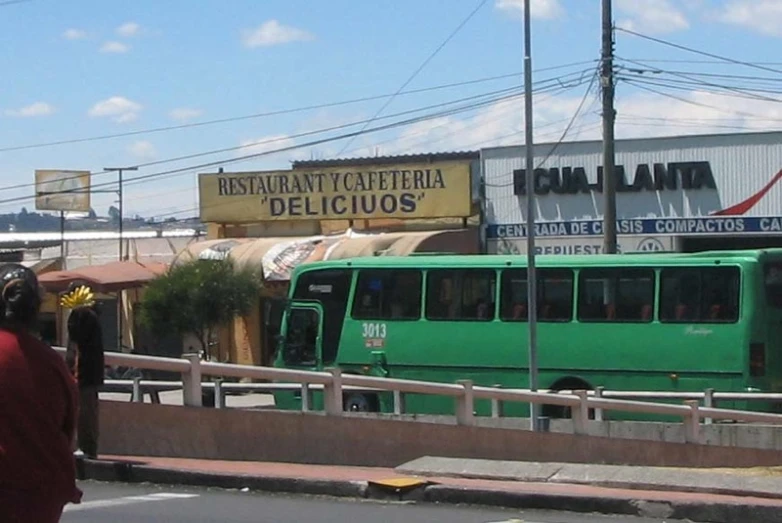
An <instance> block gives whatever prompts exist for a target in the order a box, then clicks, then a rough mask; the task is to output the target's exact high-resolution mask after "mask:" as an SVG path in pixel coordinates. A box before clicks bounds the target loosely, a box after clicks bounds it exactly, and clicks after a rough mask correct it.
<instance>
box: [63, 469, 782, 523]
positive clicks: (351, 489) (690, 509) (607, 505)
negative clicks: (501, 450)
mask: <svg viewBox="0 0 782 523" xmlns="http://www.w3.org/2000/svg"><path fill="white" fill-rule="evenodd" d="M77 470H78V474H79V479H83V480H84V479H91V480H98V481H107V482H112V481H117V482H123V483H153V484H160V485H187V486H197V487H205V488H223V489H248V490H251V491H261V492H271V493H287V494H298V495H317V496H331V497H342V498H356V499H375V500H384V501H385V500H389V499H398V500H402V501H412V502H425V503H448V504H458V505H483V506H491V507H504V508H513V509H539V510H557V511H566V512H579V513H601V514H613V515H626V516H639V517H650V518H662V519H668V518H672V519H682V520H689V521H694V522H704V523H705V522H709V523H735V522H737V521H740V522H742V523H776V522H778V521H779V514H780V507H779V506H778V505H764V504H762V502H761V503H758V501H757V500H747V502H746V503H735V504H731V503H715V501H714V500H713V499H708V500H704V501H682V502H677V501H673V502H670V501H657V500H647V499H643V495H642V494H641V493H639V496H638V498H637V499H616V498H614V497H611V496H588V495H583V494H582V495H567V494H545V493H529V492H509V491H503V490H499V489H497V490H492V489H487V488H473V487H454V486H447V485H425V486H423V487H421V488H418V489H414V490H411V491H407V492H403V493H400V494H398V495H394V494H391V493H389V491H387V490H385V491H384V490H382V489H380V490H375V489H372V488H370V487H369V484H368V482H364V481H342V480H313V479H301V478H284V477H263V476H249V475H232V474H220V473H210V472H200V471H185V470H175V469H163V468H159V467H150V466H146V465H139V464H134V463H127V462H123V463H115V462H109V461H93V460H82V459H80V460H78V461H77Z"/></svg>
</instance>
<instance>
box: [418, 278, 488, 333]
mask: <svg viewBox="0 0 782 523" xmlns="http://www.w3.org/2000/svg"><path fill="white" fill-rule="evenodd" d="M495 295H496V273H495V272H494V271H493V270H481V269H465V270H450V269H448V270H446V269H442V270H432V271H429V272H428V274H427V289H426V318H427V319H429V320H451V321H491V320H493V319H494V309H495Z"/></svg>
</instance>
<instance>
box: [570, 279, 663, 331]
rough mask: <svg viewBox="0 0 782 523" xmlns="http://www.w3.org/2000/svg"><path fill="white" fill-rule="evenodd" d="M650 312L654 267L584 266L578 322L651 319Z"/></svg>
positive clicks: (651, 313)
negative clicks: (603, 267)
mask: <svg viewBox="0 0 782 523" xmlns="http://www.w3.org/2000/svg"><path fill="white" fill-rule="evenodd" d="M653 311H654V270H653V269H626V268H621V269H620V268H617V269H584V270H582V271H580V272H579V280H578V319H579V321H608V322H613V321H618V322H650V321H652V319H653Z"/></svg>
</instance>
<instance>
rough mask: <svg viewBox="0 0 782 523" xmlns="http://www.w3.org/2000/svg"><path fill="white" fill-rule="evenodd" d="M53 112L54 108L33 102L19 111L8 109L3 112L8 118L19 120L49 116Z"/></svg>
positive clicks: (44, 103) (43, 103)
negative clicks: (17, 118) (14, 117)
mask: <svg viewBox="0 0 782 523" xmlns="http://www.w3.org/2000/svg"><path fill="white" fill-rule="evenodd" d="M53 112H54V107H52V105H51V104H48V103H46V102H35V103H32V104H30V105H26V106H24V107H20V108H19V109H9V110H7V111H6V112H5V114H6V115H8V116H16V117H19V118H31V117H34V116H49V115H50V114H52V113H53Z"/></svg>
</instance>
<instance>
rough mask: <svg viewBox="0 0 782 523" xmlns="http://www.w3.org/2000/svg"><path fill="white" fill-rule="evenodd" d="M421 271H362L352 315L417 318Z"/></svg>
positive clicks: (385, 318)
mask: <svg viewBox="0 0 782 523" xmlns="http://www.w3.org/2000/svg"><path fill="white" fill-rule="evenodd" d="M421 281H422V276H421V271H418V270H407V269H400V270H392V269H389V270H368V271H361V272H360V273H359V275H358V282H357V283H356V292H355V297H354V298H353V318H355V319H359V320H417V319H419V318H420V317H421Z"/></svg>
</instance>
